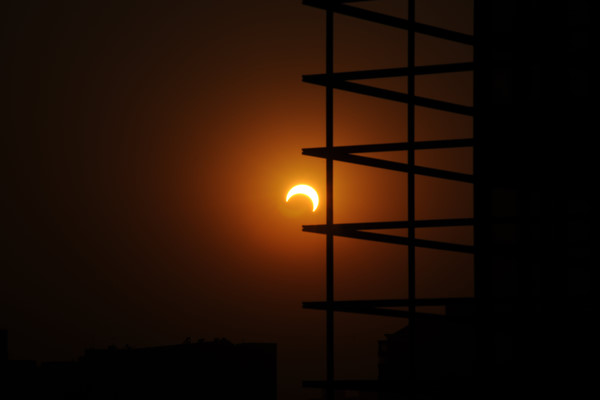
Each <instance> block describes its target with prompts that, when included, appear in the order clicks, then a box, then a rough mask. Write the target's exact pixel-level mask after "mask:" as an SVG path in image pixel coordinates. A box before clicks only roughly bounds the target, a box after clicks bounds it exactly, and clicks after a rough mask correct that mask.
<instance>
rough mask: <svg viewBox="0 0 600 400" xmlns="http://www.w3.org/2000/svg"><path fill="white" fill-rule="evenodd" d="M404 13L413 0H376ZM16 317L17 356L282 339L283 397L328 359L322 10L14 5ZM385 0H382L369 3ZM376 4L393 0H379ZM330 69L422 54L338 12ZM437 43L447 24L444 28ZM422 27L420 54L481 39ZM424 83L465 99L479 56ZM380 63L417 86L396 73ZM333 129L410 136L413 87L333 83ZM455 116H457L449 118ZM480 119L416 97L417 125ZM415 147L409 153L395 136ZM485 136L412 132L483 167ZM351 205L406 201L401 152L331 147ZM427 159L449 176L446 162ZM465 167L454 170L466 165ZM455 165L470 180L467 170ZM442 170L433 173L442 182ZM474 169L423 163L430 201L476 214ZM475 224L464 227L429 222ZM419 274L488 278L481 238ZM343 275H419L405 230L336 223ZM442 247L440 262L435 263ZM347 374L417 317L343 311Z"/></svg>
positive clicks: (8, 307)
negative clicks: (315, 200)
mask: <svg viewBox="0 0 600 400" xmlns="http://www.w3.org/2000/svg"><path fill="white" fill-rule="evenodd" d="M375 3H381V5H382V6H383V7H385V6H388V5H389V10H390V11H392V12H394V13H395V14H396V15H400V16H402V15H405V14H406V1H396V2H394V1H381V2H375ZM418 3H419V4H418V8H417V20H419V21H420V22H425V23H430V24H437V25H441V26H443V27H445V28H449V29H454V30H458V31H461V32H466V33H472V24H471V18H472V0H471V1H468V0H460V1H459V0H455V1H442V0H436V1H434V0H428V1H419V2H418ZM0 7H1V8H2V11H1V12H0V15H1V18H2V22H1V24H2V25H1V27H2V33H1V46H2V47H1V51H2V53H1V54H2V62H1V66H0V68H1V74H2V93H3V96H2V97H3V104H4V105H3V107H2V127H1V140H2V144H1V149H2V173H3V176H2V182H3V186H4V188H3V190H2V193H3V194H2V251H1V257H2V270H1V272H0V273H1V276H0V327H1V328H4V329H8V330H9V341H10V344H9V346H10V347H9V351H10V356H11V358H15V359H36V360H39V361H44V360H69V359H75V358H76V357H78V356H79V355H81V354H83V351H84V350H85V349H86V348H89V347H106V346H108V345H112V344H114V345H117V346H124V345H126V344H128V345H131V346H133V347H142V346H152V345H162V344H175V343H180V342H182V341H183V340H184V339H185V338H186V337H191V338H192V340H196V339H199V338H207V339H209V340H210V339H212V338H214V337H226V338H228V339H229V340H231V341H233V342H241V341H245V342H253V341H254V342H277V343H278V345H279V348H278V350H279V379H280V380H279V384H280V398H286V399H304V398H306V396H307V395H308V396H310V395H311V393H310V392H307V391H303V390H301V389H300V387H301V381H302V380H317V379H322V378H324V363H325V357H324V348H323V345H324V321H325V320H324V314H322V313H321V312H318V311H311V310H303V309H302V308H301V303H302V301H316V300H323V299H324V296H325V292H324V287H325V285H324V284H325V282H324V278H325V271H324V269H325V239H324V238H323V237H321V236H319V235H314V234H310V233H303V232H302V231H301V225H303V224H316V223H324V222H325V214H324V207H320V208H319V210H317V212H316V213H314V214H313V213H311V212H310V205H309V204H308V203H307V202H306V201H303V200H302V199H296V200H294V201H292V202H291V203H289V204H286V203H285V201H284V200H285V194H286V192H287V190H288V189H289V188H291V187H292V186H293V185H295V184H297V183H308V184H311V185H313V186H314V187H315V188H316V189H317V190H318V191H319V192H320V194H321V201H322V204H324V202H325V198H324V188H325V163H324V161H323V160H320V159H313V158H310V157H304V156H301V148H303V147H318V146H324V145H325V134H324V115H325V111H324V89H322V88H319V87H315V86H311V85H309V84H307V83H302V82H301V76H302V74H309V73H321V72H324V67H325V57H324V13H323V12H322V11H320V10H316V9H312V8H309V7H306V6H302V5H301V1H300V0H263V1H260V2H250V1H220V0H210V1H197V0H196V1H191V0H178V1H154V0H151V1H148V0H143V1H142V0H139V1H134V0H126V1H124V0H118V1H117V0H112V1H93V0H92V1H75V0H72V1H71V0H69V1H36V0H7V1H3V2H2V5H1V6H0ZM370 7H371V6H370ZM372 7H373V8H375V7H378V5H373V6H372ZM336 35H337V36H336V54H335V56H336V67H335V68H336V70H352V69H360V68H378V67H396V66H403V65H405V64H406V56H405V53H404V51H405V42H406V34H405V33H402V32H401V31H395V30H393V29H391V28H384V27H377V26H371V24H367V23H364V22H355V21H352V20H350V19H349V18H345V17H339V18H336ZM442 44H443V46H442ZM471 57H472V51H471V49H470V48H469V47H467V46H460V45H452V44H450V43H439V42H438V41H435V40H432V39H428V38H425V37H421V36H418V37H417V64H431V63H435V62H458V61H470V60H471ZM449 75H452V76H451V77H450V78H452V79H447V80H445V81H441V80H439V79H438V78H433V77H429V78H426V79H425V78H419V80H417V94H418V95H423V96H432V97H435V96H437V98H440V99H442V100H448V101H455V102H459V103H463V104H467V105H470V104H471V102H472V98H471V97H470V92H471V86H470V79H471V76H470V75H469V74H464V73H463V74H449ZM373 84H377V85H382V84H383V85H388V86H387V87H396V88H399V89H402V88H404V87H405V84H406V82H404V81H402V80H401V79H398V80H390V81H389V82H383V83H382V82H378V83H375V82H373ZM335 101H336V108H335V127H336V128H335V129H336V133H335V135H336V136H335V144H336V145H345V144H364V143H378V142H397V141H402V140H404V139H405V138H406V121H405V118H406V106H405V105H401V104H398V103H389V102H386V101H384V100H374V99H363V98H361V97H360V96H359V95H353V94H344V93H339V94H338V93H336V98H335ZM441 128H444V129H443V130H442V129H441ZM471 135H472V132H471V121H470V120H469V119H468V118H465V117H454V118H452V117H450V116H449V115H444V113H441V112H438V113H433V112H429V111H424V110H419V109H418V110H417V139H418V140H427V139H436V138H464V137H470V136H471ZM390 157H400V159H402V157H403V155H402V154H400V155H390ZM471 162H472V161H471V154H469V153H464V154H458V155H457V156H450V155H448V154H445V153H443V152H438V153H435V152H430V153H427V154H421V153H418V154H417V163H418V164H421V165H426V166H433V167H442V166H448V165H451V168H454V169H455V170H457V171H461V172H470V170H471ZM335 174H336V175H335V177H336V178H335V179H336V181H335V185H336V186H335V197H334V198H335V209H336V215H335V218H336V222H358V221H381V220H397V219H404V218H405V217H406V201H405V199H404V193H405V192H404V190H405V187H406V178H405V177H404V176H403V175H402V174H398V173H393V172H389V171H388V172H386V171H377V170H370V169H368V168H365V167H357V166H350V165H339V166H338V165H337V164H336V169H335ZM432 179H433V178H432ZM453 185H457V184H453ZM458 185H460V184H458ZM438 186H439V185H438ZM471 199H472V192H471V189H470V187H468V185H467V186H464V184H463V186H461V187H458V188H457V187H450V186H445V187H444V186H443V185H442V186H441V189H440V188H439V187H438V188H437V189H436V188H435V187H434V185H431V184H430V182H429V181H427V179H425V178H423V180H418V181H417V204H418V205H417V218H436V217H440V216H444V217H470V216H472V200H471ZM448 234H450V235H451V236H452V237H453V238H454V240H459V241H462V242H466V243H468V242H469V241H470V240H471V233H470V232H458V231H454V232H450V233H447V232H420V235H421V236H422V237H427V238H430V237H431V238H437V239H441V238H444V235H446V236H447V235H448ZM418 257H422V258H421V259H422V260H426V262H423V265H424V267H423V269H422V270H420V271H419V273H418V275H417V285H418V286H417V290H418V292H417V295H418V296H419V297H425V296H431V295H435V296H436V297H437V296H441V297H444V296H467V295H470V294H471V293H472V279H471V273H472V271H471V269H472V259H471V258H470V256H464V255H460V254H450V255H448V254H444V255H440V254H437V253H436V252H435V251H430V252H421V253H419V254H418ZM336 259H337V261H336V279H337V281H336V297H337V298H339V299H366V298H390V297H391V298H402V297H404V296H406V293H407V289H406V265H405V260H406V250H405V249H404V248H403V247H402V246H393V245H388V244H376V243H366V244H365V243H362V242H356V241H353V240H351V239H339V240H336ZM435 268H438V269H437V270H436V269H435ZM336 321H337V322H336V327H338V332H339V335H338V339H339V341H338V343H339V346H338V348H339V352H338V354H339V356H338V357H339V358H338V361H340V362H339V363H338V365H339V366H338V367H337V371H338V375H339V377H341V378H344V377H348V378H352V377H354V378H374V377H375V376H376V372H377V369H376V351H377V340H381V339H383V338H384V336H383V334H384V333H392V332H394V331H396V330H397V329H399V328H401V327H402V326H404V325H403V322H401V321H398V320H389V319H385V318H383V319H382V318H379V317H364V316H363V317H361V316H353V315H340V316H339V317H338V318H337V320H336Z"/></svg>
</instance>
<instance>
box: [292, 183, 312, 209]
mask: <svg viewBox="0 0 600 400" xmlns="http://www.w3.org/2000/svg"><path fill="white" fill-rule="evenodd" d="M297 194H303V195H305V196H308V198H309V199H310V200H311V201H312V204H313V209H312V210H313V212H315V210H316V209H317V207H318V205H319V195H318V194H317V191H316V190H315V189H313V188H312V187H310V186H308V185H296V186H294V187H293V188H291V189H290V191H289V192H288V193H287V196H286V198H285V202H286V203H287V202H288V201H289V199H290V198H292V197H293V196H295V195H297Z"/></svg>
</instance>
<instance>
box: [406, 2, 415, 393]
mask: <svg viewBox="0 0 600 400" xmlns="http://www.w3.org/2000/svg"><path fill="white" fill-rule="evenodd" d="M408 24H409V27H408V60H407V61H408V103H407V107H408V110H407V111H408V112H407V114H408V115H407V118H408V121H407V125H408V126H407V136H408V138H407V142H408V168H409V172H408V190H407V192H408V240H409V245H408V312H409V318H408V332H409V347H410V349H409V359H408V363H409V378H410V381H411V386H414V379H415V375H416V374H415V311H416V310H415V309H416V307H415V297H416V296H415V289H416V288H415V286H416V285H415V244H414V240H415V174H414V172H413V170H412V168H413V167H414V165H415V149H414V143H415V102H414V96H415V70H414V69H415V0H409V2H408Z"/></svg>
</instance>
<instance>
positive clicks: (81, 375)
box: [2, 334, 277, 399]
mask: <svg viewBox="0 0 600 400" xmlns="http://www.w3.org/2000/svg"><path fill="white" fill-rule="evenodd" d="M4 337H6V334H4ZM2 376H3V378H4V379H3V385H2V388H3V393H4V394H6V395H7V396H6V397H3V398H11V399H12V398H14V399H34V398H45V399H132V398H169V399H188V398H236V399H243V398H260V399H276V398H277V346H276V345H275V344H273V343H240V344H233V343H231V342H229V341H228V340H226V339H215V340H213V341H203V340H201V341H198V342H196V343H192V342H191V341H186V342H185V343H183V344H179V345H170V346H157V347H146V348H130V347H125V348H116V347H114V346H113V347H109V348H107V349H88V350H86V351H85V354H84V355H83V356H82V357H80V358H79V360H77V361H73V362H48V363H42V364H41V365H39V366H38V365H36V363H35V362H33V361H14V360H10V361H5V362H4V369H3V374H2Z"/></svg>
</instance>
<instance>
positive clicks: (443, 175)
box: [302, 149, 473, 183]
mask: <svg viewBox="0 0 600 400" xmlns="http://www.w3.org/2000/svg"><path fill="white" fill-rule="evenodd" d="M302 154H304V155H307V156H313V157H319V158H329V156H327V155H324V154H323V153H322V152H321V151H314V152H312V151H310V149H304V150H303V151H302ZM330 157H331V158H332V159H333V160H337V161H342V162H347V163H351V164H358V165H365V166H368V167H375V168H381V169H389V170H392V171H399V172H412V173H414V174H417V175H424V176H431V177H434V178H440V179H448V180H452V181H459V182H467V183H472V182H473V175H470V174H463V173H460V172H452V171H447V170H444V169H436V168H429V167H420V166H417V165H414V166H411V165H409V164H406V163H400V162H396V161H388V160H381V159H378V158H372V157H364V156H357V155H353V154H345V153H337V154H336V153H334V154H332V155H331V156H330Z"/></svg>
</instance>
